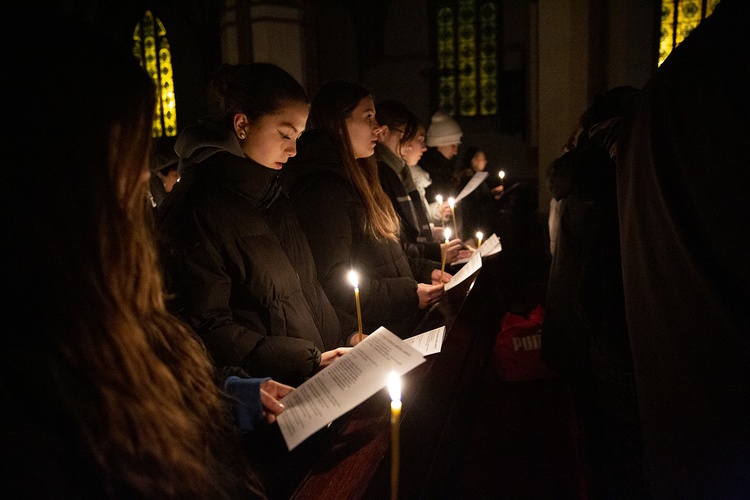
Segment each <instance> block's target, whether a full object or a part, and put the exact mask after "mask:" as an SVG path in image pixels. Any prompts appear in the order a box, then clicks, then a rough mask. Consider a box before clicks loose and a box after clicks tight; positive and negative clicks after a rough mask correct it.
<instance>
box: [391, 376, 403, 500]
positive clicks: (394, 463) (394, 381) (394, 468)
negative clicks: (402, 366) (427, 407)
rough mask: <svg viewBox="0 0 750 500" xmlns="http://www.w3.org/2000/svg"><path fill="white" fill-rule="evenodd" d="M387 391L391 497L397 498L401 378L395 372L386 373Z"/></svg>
mask: <svg viewBox="0 0 750 500" xmlns="http://www.w3.org/2000/svg"><path fill="white" fill-rule="evenodd" d="M388 392H389V393H390V394H391V499H392V500H396V499H398V472H399V450H398V447H399V444H398V443H399V439H398V427H399V423H400V422H399V421H400V420H401V379H400V378H399V376H398V374H397V373H396V372H391V373H390V375H388Z"/></svg>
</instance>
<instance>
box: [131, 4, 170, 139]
mask: <svg viewBox="0 0 750 500" xmlns="http://www.w3.org/2000/svg"><path fill="white" fill-rule="evenodd" d="M133 54H134V55H135V57H136V58H137V59H138V60H139V61H140V63H141V66H143V67H144V68H145V69H146V71H147V72H148V74H149V76H150V77H151V79H152V80H153V81H154V84H155V86H156V115H155V116H154V137H173V136H175V135H177V109H176V104H175V95H174V78H173V76H172V54H171V52H170V50H169V41H168V40H167V30H166V29H165V28H164V25H163V24H162V22H161V20H160V19H159V18H158V17H154V16H153V14H151V12H150V11H148V10H147V11H146V12H145V13H144V14H143V19H141V21H140V22H139V23H138V24H137V25H136V27H135V30H134V31H133Z"/></svg>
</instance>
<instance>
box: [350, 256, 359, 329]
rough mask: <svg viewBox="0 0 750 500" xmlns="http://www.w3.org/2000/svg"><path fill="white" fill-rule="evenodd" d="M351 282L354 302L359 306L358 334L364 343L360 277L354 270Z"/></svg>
mask: <svg viewBox="0 0 750 500" xmlns="http://www.w3.org/2000/svg"><path fill="white" fill-rule="evenodd" d="M349 282H350V283H351V284H352V286H353V287H354V301H355V303H356V305H357V332H358V333H359V341H360V342H362V309H361V308H360V305H359V276H358V275H357V273H356V272H355V271H354V270H353V269H352V270H351V271H349Z"/></svg>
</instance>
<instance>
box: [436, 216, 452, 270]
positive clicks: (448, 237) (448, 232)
mask: <svg viewBox="0 0 750 500" xmlns="http://www.w3.org/2000/svg"><path fill="white" fill-rule="evenodd" d="M444 235H445V242H446V243H450V241H451V228H449V227H446V228H445V232H444ZM447 255H448V246H447V245H446V246H445V247H443V262H442V264H440V280H439V281H438V283H442V282H443V272H444V271H445V258H446V256H447Z"/></svg>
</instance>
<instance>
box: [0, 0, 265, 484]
mask: <svg viewBox="0 0 750 500" xmlns="http://www.w3.org/2000/svg"><path fill="white" fill-rule="evenodd" d="M42 14H43V13H34V15H33V17H31V19H32V20H33V22H21V20H20V19H14V18H13V17H12V16H11V19H10V21H9V23H10V24H11V25H22V26H23V27H24V33H23V36H17V37H16V36H14V35H13V34H12V33H11V38H10V40H6V38H5V37H6V36H7V33H6V34H4V35H3V40H6V42H7V43H5V44H4V51H3V55H2V56H1V57H2V59H3V60H2V65H3V67H4V68H6V69H8V70H7V71H3V74H2V76H0V78H1V79H2V85H3V88H4V89H5V93H4V95H5V96H6V97H4V98H3V101H4V102H3V117H4V119H5V120H7V121H8V122H9V123H13V127H12V130H10V131H9V132H8V133H7V135H6V137H5V139H6V141H7V144H8V145H7V147H6V149H5V162H6V164H7V165H11V166H12V168H3V169H2V174H1V175H2V179H3V185H5V186H9V187H10V186H12V188H11V189H9V190H8V192H7V193H6V194H5V195H4V196H3V197H2V202H0V203H2V205H3V206H2V211H3V213H4V214H5V215H4V216H3V223H2V228H3V235H4V243H3V246H4V247H5V249H6V252H7V253H8V254H7V258H5V259H3V264H2V275H3V279H4V283H5V286H6V289H7V290H12V294H11V295H12V296H11V297H10V298H8V299H7V300H6V301H5V308H6V311H5V314H4V316H5V317H6V319H8V320H10V322H11V324H12V325H13V336H14V342H12V343H10V344H9V345H7V346H5V347H4V348H3V350H2V352H3V354H2V355H1V356H2V357H1V358H0V360H1V361H0V376H1V377H2V380H3V381H4V382H3V388H2V389H0V394H2V399H3V404H2V407H3V409H2V410H0V413H2V416H3V418H2V422H3V433H4V439H3V443H4V445H3V447H2V448H3V451H2V452H0V458H1V459H2V461H6V460H7V461H8V462H10V463H13V467H14V470H13V472H12V473H11V474H10V475H12V476H13V477H5V478H4V479H3V480H2V485H3V486H2V489H3V490H4V491H8V490H11V491H13V490H14V489H16V488H23V490H24V491H26V492H27V493H29V491H32V492H33V491H36V490H39V491H43V492H45V493H44V494H43V495H40V496H46V494H49V493H50V492H54V493H52V494H53V495H59V496H62V497H77V496H84V497H85V496H109V497H123V496H124V497H139V498H175V497H182V498H188V497H190V498H209V497H211V498H216V497H217V496H218V497H233V498H237V497H238V496H257V495H261V493H260V490H259V489H257V488H256V486H253V485H254V484H256V483H255V482H254V480H253V479H252V478H251V477H250V476H249V473H248V472H245V471H246V469H245V470H242V464H244V463H245V462H244V461H243V460H242V456H241V455H240V454H239V453H238V452H237V453H235V451H234V450H236V447H235V446H234V444H233V443H234V439H235V436H234V434H233V433H232V431H230V430H229V429H231V427H230V426H229V420H228V415H227V414H226V412H225V406H224V401H222V399H221V396H220V394H219V392H218V390H217V388H216V386H215V384H214V378H213V377H214V374H213V371H212V367H211V364H210V362H209V360H208V358H207V357H206V355H205V352H204V349H203V347H202V345H201V344H200V343H199V342H198V341H196V338H195V337H194V335H193V333H192V332H191V331H190V330H188V329H187V328H186V327H185V326H184V325H183V324H182V323H180V322H179V321H178V320H176V319H175V318H174V317H173V316H171V315H169V314H168V313H167V312H166V310H165V306H164V300H163V292H162V282H161V275H160V270H159V267H158V263H157V257H156V252H155V250H154V248H153V243H152V241H151V233H150V230H149V226H148V225H147V224H146V221H147V217H148V215H147V214H148V213H149V210H150V208H149V207H147V205H146V194H147V189H148V182H146V181H147V180H148V169H149V165H148V162H149V158H151V143H152V137H151V125H152V120H153V113H154V109H155V92H154V87H153V84H152V82H151V79H150V78H149V77H148V76H147V74H146V73H145V72H144V71H143V70H142V69H141V67H140V66H139V64H138V62H137V61H136V59H135V58H134V57H133V55H132V53H131V52H130V51H129V50H128V49H127V47H124V46H120V45H118V44H117V43H116V42H114V41H112V40H110V39H109V38H107V37H106V36H104V35H102V34H100V33H99V32H97V31H95V30H94V29H93V28H91V27H89V26H88V25H84V24H82V23H78V22H76V21H73V20H71V19H67V18H65V17H64V16H61V15H50V14H49V13H48V15H46V16H45V15H42ZM21 19H24V20H26V21H27V20H28V19H29V18H28V17H25V18H21ZM10 68H12V69H10ZM7 436H10V438H9V439H10V440H11V443H10V444H6V439H5V437H7ZM14 445H17V446H14ZM6 476H7V475H6ZM238 478H239V479H238ZM240 492H241V493H240ZM29 494H30V495H31V496H34V495H33V494H32V493H29Z"/></svg>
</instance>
